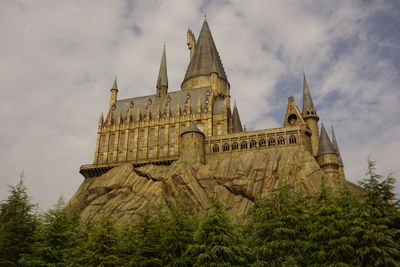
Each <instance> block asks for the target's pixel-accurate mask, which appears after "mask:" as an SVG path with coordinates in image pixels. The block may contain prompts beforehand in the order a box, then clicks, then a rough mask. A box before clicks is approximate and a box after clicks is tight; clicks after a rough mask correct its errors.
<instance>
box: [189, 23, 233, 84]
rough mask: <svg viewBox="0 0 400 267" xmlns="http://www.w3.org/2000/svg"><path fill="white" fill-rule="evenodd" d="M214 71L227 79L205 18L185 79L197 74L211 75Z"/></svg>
mask: <svg viewBox="0 0 400 267" xmlns="http://www.w3.org/2000/svg"><path fill="white" fill-rule="evenodd" d="M212 72H216V73H217V74H218V75H219V77H221V78H222V79H224V80H227V77H226V74H225V70H224V67H223V65H222V62H221V58H220V57H219V53H218V51H217V48H216V46H215V43H214V39H213V37H212V35H211V31H210V27H209V26H208V23H207V20H204V23H203V26H202V27H201V31H200V34H199V37H198V41H197V43H196V47H195V51H194V54H193V57H192V58H191V60H190V63H189V66H188V68H187V71H186V75H185V79H184V80H183V81H184V82H185V81H186V80H187V79H189V78H192V77H195V76H200V75H210V74H211V73H212Z"/></svg>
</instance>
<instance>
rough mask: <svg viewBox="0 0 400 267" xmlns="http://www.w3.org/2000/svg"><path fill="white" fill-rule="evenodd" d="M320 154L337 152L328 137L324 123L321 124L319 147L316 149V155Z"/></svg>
mask: <svg viewBox="0 0 400 267" xmlns="http://www.w3.org/2000/svg"><path fill="white" fill-rule="evenodd" d="M322 154H338V153H337V152H336V149H335V148H334V146H333V145H332V143H331V140H330V139H329V136H328V133H327V132H326V130H325V127H324V124H322V126H321V134H320V137H319V149H318V156H320V155H322Z"/></svg>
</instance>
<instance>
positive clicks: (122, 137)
mask: <svg viewBox="0 0 400 267" xmlns="http://www.w3.org/2000/svg"><path fill="white" fill-rule="evenodd" d="M124 147H125V133H124V132H121V133H120V134H119V149H124Z"/></svg>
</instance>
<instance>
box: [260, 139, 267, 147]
mask: <svg viewBox="0 0 400 267" xmlns="http://www.w3.org/2000/svg"><path fill="white" fill-rule="evenodd" d="M258 146H259V147H266V146H267V144H266V143H265V139H263V138H261V139H260V141H259V142H258Z"/></svg>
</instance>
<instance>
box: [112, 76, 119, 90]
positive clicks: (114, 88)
mask: <svg viewBox="0 0 400 267" xmlns="http://www.w3.org/2000/svg"><path fill="white" fill-rule="evenodd" d="M111 90H117V91H118V85H117V76H115V79H114V83H113V85H112V87H111Z"/></svg>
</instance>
